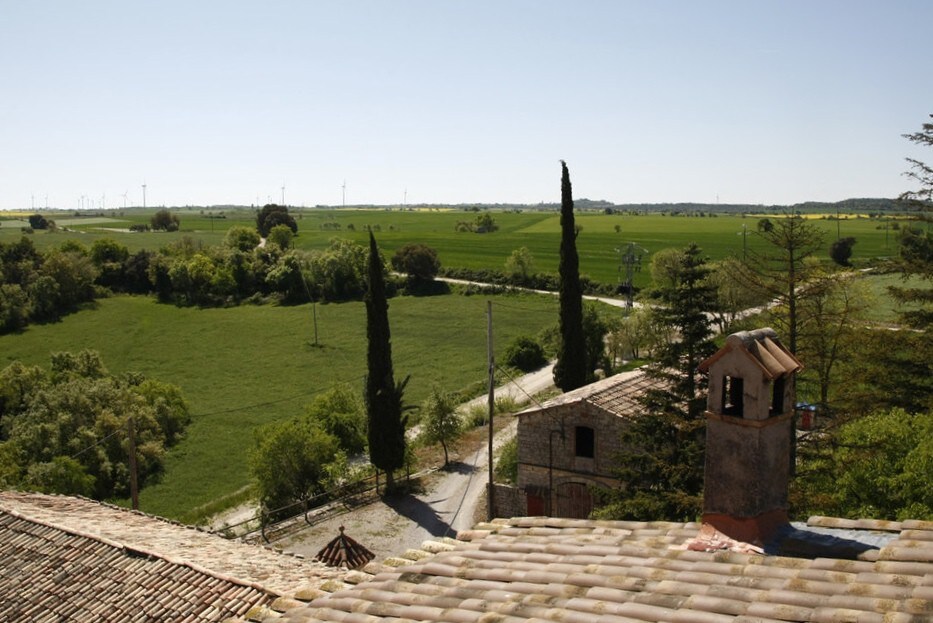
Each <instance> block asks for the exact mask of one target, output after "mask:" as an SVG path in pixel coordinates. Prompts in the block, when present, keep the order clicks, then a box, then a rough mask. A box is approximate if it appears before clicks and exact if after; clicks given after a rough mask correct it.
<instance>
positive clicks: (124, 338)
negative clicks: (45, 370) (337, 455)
mask: <svg viewBox="0 0 933 623" xmlns="http://www.w3.org/2000/svg"><path fill="white" fill-rule="evenodd" d="M487 300H492V301H493V319H494V322H493V326H494V338H493V341H494V345H495V349H496V352H497V353H500V354H501V353H502V352H503V351H504V349H505V347H506V346H507V345H508V343H509V342H510V341H511V340H512V339H513V338H514V337H516V336H518V335H521V334H528V335H534V334H535V333H537V332H538V331H539V330H541V329H542V328H544V327H547V326H550V325H553V324H556V322H557V298H556V297H549V296H534V295H507V296H497V297H478V296H463V295H459V294H451V295H444V296H435V297H396V298H393V299H391V300H390V301H389V315H390V322H391V327H392V344H393V356H394V362H395V373H396V376H397V378H398V379H401V378H403V377H404V376H405V375H408V374H410V375H411V382H410V384H409V386H408V390H407V392H406V398H407V401H408V402H409V403H411V404H419V403H420V402H421V401H422V400H423V399H424V398H425V397H426V396H427V395H428V393H429V392H430V390H431V388H432V387H433V386H437V387H440V388H443V389H445V390H448V391H459V390H462V389H464V388H466V387H467V386H469V385H470V384H473V383H476V382H478V381H479V382H481V381H482V380H483V379H484V377H485V374H486V369H487V363H486V305H487ZM312 311H313V310H312V307H311V306H310V305H302V306H296V307H279V306H272V305H261V306H252V305H244V306H241V307H236V308H229V309H196V308H176V307H174V306H171V305H164V304H159V303H157V302H156V301H155V299H154V298H149V297H134V296H116V297H112V298H108V299H102V300H100V301H98V302H97V304H96V308H95V309H87V310H84V311H81V312H79V313H76V314H72V315H70V316H67V317H65V318H64V319H63V320H62V321H61V322H58V323H53V324H47V325H33V326H30V327H28V328H27V329H26V331H24V332H23V333H21V334H16V335H4V336H0V366H6V365H8V364H9V363H10V362H11V361H14V360H20V361H23V362H28V363H33V364H42V365H44V366H47V365H48V360H49V353H50V352H52V351H77V350H80V349H84V348H90V349H95V350H97V351H99V352H100V353H101V355H102V356H103V358H104V362H105V364H106V365H107V367H108V369H109V370H110V371H111V372H114V373H118V372H124V371H138V372H142V373H144V374H146V375H149V376H151V377H153V378H157V379H159V380H162V381H166V382H169V383H174V384H176V385H179V386H180V387H181V388H182V390H183V392H184V395H185V397H186V398H187V399H188V401H189V403H190V406H191V413H192V414H193V421H192V424H191V425H190V426H189V428H188V431H187V436H186V438H185V439H184V440H183V441H182V442H181V443H180V444H179V445H177V446H176V447H175V448H172V449H171V450H170V451H169V453H168V456H167V461H166V471H165V475H164V477H163V479H162V481H161V482H160V483H158V484H156V485H154V486H149V487H146V488H145V489H143V491H142V492H141V508H142V509H143V510H145V511H147V512H152V513H156V514H159V515H163V516H167V517H173V518H178V519H182V520H184V519H186V518H194V517H196V516H197V512H196V510H197V509H198V507H201V506H203V505H206V504H209V503H212V502H215V501H216V500H218V499H220V498H223V497H224V496H227V495H229V494H231V493H233V492H235V491H237V490H239V489H241V488H242V487H244V486H245V485H247V484H248V483H249V474H248V468H247V461H246V457H247V453H248V451H249V449H250V447H251V445H252V443H253V430H254V429H255V428H256V427H257V426H260V425H262V424H265V423H267V422H271V421H275V420H280V419H283V418H288V417H292V416H295V415H298V414H300V413H302V412H303V409H304V405H306V404H308V403H309V402H310V401H311V400H312V399H313V398H314V396H315V395H316V394H317V393H319V392H321V391H324V390H327V389H329V388H331V387H333V386H334V385H336V384H340V383H346V384H349V385H350V386H351V387H353V388H357V389H359V391H360V392H362V389H363V374H365V369H366V317H365V316H366V312H365V307H364V305H363V304H362V303H342V304H329V305H318V306H317V307H316V310H314V311H316V314H317V324H318V336H319V345H318V346H314V345H313V339H314V330H313V314H312Z"/></svg>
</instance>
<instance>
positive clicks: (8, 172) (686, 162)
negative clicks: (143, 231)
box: [0, 0, 933, 210]
mask: <svg viewBox="0 0 933 623" xmlns="http://www.w3.org/2000/svg"><path fill="white" fill-rule="evenodd" d="M931 22H933V2H930V1H929V0H884V1H882V0H878V1H875V2H865V1H859V0H846V1H836V0H819V1H813V0H807V1H797V0H782V1H777V0H775V1H772V2H768V1H764V0H753V1H748V0H736V1H720V0H708V1H704V2H696V1H694V0H689V1H686V0H685V1H677V0H670V1H668V0H656V1H655V0H651V1H649V0H643V1H629V0H605V1H600V0H577V1H574V2H568V1H566V0H561V1H551V0H536V1H529V0H468V1H467V0H462V1H461V0H395V1H389V0H340V1H331V2H324V1H313V0H303V1H293V2H292V1H284V0H263V1H259V0H256V1H252V2H248V1H240V0H224V1H208V0H205V1H197V2H194V1H191V0H184V1H176V0H160V1H158V2H156V1H142V0H140V1H129V2H127V1H126V0H119V1H112V2H107V1H99V0H84V1H82V2H74V1H71V0H67V1H65V0H37V1H35V2H24V1H21V0H0V209H8V210H9V209H17V210H22V209H31V208H32V207H36V208H40V207H45V206H46V205H48V206H49V207H58V208H67V209H79V208H95V209H97V208H100V207H101V206H102V205H103V207H105V208H114V207H122V206H123V205H124V201H125V202H126V205H130V206H132V205H141V204H142V202H143V185H144V184H145V185H146V204H147V205H149V206H154V205H168V206H172V205H195V206H209V205H223V204H240V205H250V204H265V203H269V202H274V203H281V202H282V199H283V195H284V201H285V203H286V204H288V205H294V206H314V205H342V204H343V203H344V202H345V203H346V204H347V205H355V204H384V205H391V204H409V205H415V204H421V203H451V204H461V203H474V202H475V203H538V202H557V201H559V199H560V160H562V159H563V160H566V161H567V164H568V167H569V169H570V173H571V179H572V182H573V189H574V196H575V197H576V198H583V197H586V198H589V199H594V200H595V199H602V200H607V201H611V202H614V203H618V204H625V203H667V202H688V201H689V202H701V203H717V202H719V203H751V204H767V205H771V204H780V205H790V204H793V203H798V202H803V201H811V200H812V201H838V200H842V199H846V198H851V197H894V196H896V195H898V194H899V193H901V192H903V191H905V190H909V189H911V185H910V181H909V180H907V179H906V178H905V177H904V176H903V172H904V171H905V170H906V169H907V166H908V165H907V163H906V162H905V160H904V159H905V158H906V157H914V158H918V159H920V160H924V161H926V162H930V161H931V160H933V155H931V154H929V153H925V152H924V151H923V150H922V149H921V148H919V147H916V146H913V145H912V144H911V143H909V141H907V140H906V139H904V138H903V137H902V135H903V134H905V133H909V132H915V131H918V130H919V129H920V127H921V125H922V124H923V123H924V122H927V121H929V115H930V114H931V113H933V80H931V79H930V71H929V70H930V69H931V64H933V43H931V41H930V38H929V31H928V27H929V24H930V23H931ZM927 151H928V150H927ZM283 187H284V191H283Z"/></svg>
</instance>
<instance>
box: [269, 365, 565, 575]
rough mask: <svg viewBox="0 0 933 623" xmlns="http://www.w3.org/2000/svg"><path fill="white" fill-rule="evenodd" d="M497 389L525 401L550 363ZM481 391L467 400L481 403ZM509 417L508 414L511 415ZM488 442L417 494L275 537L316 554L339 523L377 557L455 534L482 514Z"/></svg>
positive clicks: (510, 430)
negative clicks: (286, 536) (479, 394)
mask: <svg viewBox="0 0 933 623" xmlns="http://www.w3.org/2000/svg"><path fill="white" fill-rule="evenodd" d="M516 381H517V383H512V382H510V383H508V384H507V385H504V386H502V387H498V388H496V390H495V395H496V396H511V397H512V398H513V399H514V400H515V401H516V403H517V404H525V403H527V402H529V395H530V396H533V395H534V394H537V393H539V392H541V391H544V390H546V389H548V388H549V387H551V386H552V385H553V382H554V381H553V378H552V366H550V365H549V366H546V367H545V368H542V369H541V370H539V371H537V372H533V373H531V374H527V375H524V376H522V377H520V378H518V379H516ZM487 400H488V397H487V396H480V397H478V398H476V399H474V400H472V401H470V402H469V403H467V404H466V405H464V406H465V407H466V408H468V407H469V406H470V405H471V404H474V403H476V404H485V403H486V401H487ZM509 417H511V416H509ZM516 427H517V421H516V420H514V419H513V421H512V422H511V423H510V424H509V425H508V426H507V427H505V428H503V429H502V430H500V431H499V432H498V433H497V434H496V435H495V437H494V438H493V452H494V453H495V452H496V450H498V448H499V447H500V446H501V445H502V444H503V443H505V442H506V441H508V440H509V439H511V438H512V437H513V436H514V435H515V430H516ZM488 466H489V462H488V452H487V444H486V443H484V444H483V445H482V446H481V447H480V448H477V449H475V450H474V451H472V452H469V453H468V454H467V455H466V456H464V457H462V458H461V459H460V460H458V461H452V463H451V465H450V466H449V468H448V469H447V470H445V471H440V472H437V474H435V475H434V476H433V477H431V478H429V479H427V481H426V486H425V490H424V491H423V492H420V493H415V494H411V495H405V496H399V497H397V498H395V499H388V500H379V501H376V502H373V503H372V504H369V505H367V506H363V507H360V508H357V509H354V510H353V511H350V512H348V513H345V514H343V515H338V516H336V517H332V518H330V519H327V520H326V521H323V522H321V523H319V524H316V525H314V526H309V527H307V528H304V529H303V530H301V531H300V532H298V533H296V534H293V535H291V536H289V537H288V538H286V539H284V540H282V541H279V542H276V543H275V546H276V547H281V548H283V549H284V550H285V551H289V552H294V553H297V554H302V555H304V556H308V557H312V556H314V555H315V554H316V553H317V552H318V551H319V550H320V549H321V548H322V547H324V545H326V544H327V542H328V541H330V540H331V539H332V538H334V537H335V536H337V534H338V531H339V528H340V526H345V527H346V533H347V535H349V536H350V537H352V538H354V539H356V540H357V541H358V542H360V543H362V544H363V545H365V546H366V547H367V548H369V549H370V551H372V552H373V553H374V554H376V558H377V559H379V560H382V559H385V558H389V557H391V556H399V555H401V554H403V553H404V552H405V551H406V550H408V549H418V548H420V547H421V543H423V542H424V541H426V540H430V539H436V538H440V537H445V536H448V537H455V536H456V534H457V532H458V531H460V530H465V529H468V528H471V527H472V526H473V525H475V524H476V522H477V521H481V520H484V519H485V515H484V514H483V513H484V512H485V511H484V510H483V509H484V508H485V507H482V508H480V503H481V502H482V501H483V500H484V497H483V494H484V492H485V487H486V483H487V482H488V481H489V476H488Z"/></svg>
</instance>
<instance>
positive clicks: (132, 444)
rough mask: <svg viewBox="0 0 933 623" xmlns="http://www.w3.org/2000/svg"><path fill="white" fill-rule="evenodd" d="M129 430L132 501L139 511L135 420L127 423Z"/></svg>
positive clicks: (135, 508) (134, 508) (131, 419)
mask: <svg viewBox="0 0 933 623" xmlns="http://www.w3.org/2000/svg"><path fill="white" fill-rule="evenodd" d="M126 426H127V428H128V429H129V430H128V433H129V446H130V448H129V454H130V499H132V501H133V510H134V511H135V510H139V486H138V485H137V480H136V473H137V468H136V424H135V423H134V422H133V418H130V419H129V420H127V422H126Z"/></svg>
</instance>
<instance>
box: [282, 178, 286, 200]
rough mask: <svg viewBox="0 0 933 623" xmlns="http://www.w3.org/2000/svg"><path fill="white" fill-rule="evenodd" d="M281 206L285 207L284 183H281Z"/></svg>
mask: <svg viewBox="0 0 933 623" xmlns="http://www.w3.org/2000/svg"><path fill="white" fill-rule="evenodd" d="M282 205H283V206H284V205H285V182H282Z"/></svg>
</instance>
